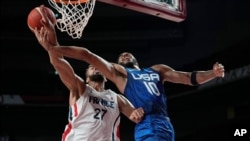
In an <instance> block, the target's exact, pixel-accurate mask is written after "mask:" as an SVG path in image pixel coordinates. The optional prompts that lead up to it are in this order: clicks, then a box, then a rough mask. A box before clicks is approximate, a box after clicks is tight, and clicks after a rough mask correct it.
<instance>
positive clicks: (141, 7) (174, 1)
mask: <svg viewBox="0 0 250 141" xmlns="http://www.w3.org/2000/svg"><path fill="white" fill-rule="evenodd" d="M97 1H100V2H104V3H108V4H112V5H116V6H120V7H123V8H127V9H131V10H135V11H138V12H142V13H146V14H150V15H154V16H157V17H160V18H164V19H167V20H171V21H175V22H181V21H184V20H185V19H186V16H187V11H186V0H97Z"/></svg>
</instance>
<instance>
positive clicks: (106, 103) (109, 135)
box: [62, 65, 143, 141]
mask: <svg viewBox="0 0 250 141" xmlns="http://www.w3.org/2000/svg"><path fill="white" fill-rule="evenodd" d="M86 77H87V81H86V82H87V83H89V84H87V85H86V87H85V90H84V92H83V94H80V97H79V98H78V99H77V100H76V101H75V102H74V103H72V105H71V106H70V109H69V118H68V120H69V123H68V124H67V125H66V128H65V131H64V133H63V136H62V141H80V140H81V141H119V140H120V136H119V125H120V109H121V111H122V112H123V111H125V110H126V109H127V111H125V112H127V113H125V115H127V116H128V117H129V114H130V113H131V112H132V110H133V109H132V106H131V107H130V106H129V107H126V105H127V106H128V105H130V103H129V102H128V101H127V100H126V99H125V98H124V97H123V96H122V95H119V94H116V93H115V92H114V91H112V90H110V89H108V90H104V85H103V83H104V81H105V78H104V77H103V76H102V74H101V73H100V72H99V71H98V70H96V69H95V68H94V67H93V66H91V65H90V66H89V68H88V69H87V73H86ZM99 84H100V85H99ZM93 87H95V88H93ZM98 90H101V91H98ZM73 101H74V100H73ZM119 103H121V104H119ZM119 105H122V106H120V107H121V108H120V109H119ZM140 110H141V109H140ZM140 110H139V111H140ZM135 112H137V111H135ZM140 113H142V112H140ZM140 113H139V114H138V115H139V116H137V115H133V114H132V115H131V116H130V117H129V118H130V119H131V120H133V121H134V122H138V121H139V120H140V119H141V117H140V116H141V115H143V114H140Z"/></svg>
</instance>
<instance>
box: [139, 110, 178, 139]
mask: <svg viewBox="0 0 250 141" xmlns="http://www.w3.org/2000/svg"><path fill="white" fill-rule="evenodd" d="M174 140H175V133H174V128H173V125H172V123H171V122H170V119H169V118H168V117H165V116H160V115H146V116H145V118H144V119H143V120H142V121H141V122H140V123H138V124H137V125H136V126H135V141H174Z"/></svg>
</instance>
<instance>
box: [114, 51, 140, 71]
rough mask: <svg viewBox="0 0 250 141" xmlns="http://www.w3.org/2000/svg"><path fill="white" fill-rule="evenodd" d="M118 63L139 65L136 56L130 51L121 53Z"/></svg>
mask: <svg viewBox="0 0 250 141" xmlns="http://www.w3.org/2000/svg"><path fill="white" fill-rule="evenodd" d="M118 64H120V65H122V66H124V67H129V68H134V65H137V63H136V60H135V57H134V56H133V55H132V54H131V53H128V52H124V53H122V54H120V56H119V58H118Z"/></svg>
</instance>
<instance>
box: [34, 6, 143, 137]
mask: <svg viewBox="0 0 250 141" xmlns="http://www.w3.org/2000/svg"><path fill="white" fill-rule="evenodd" d="M41 8H42V7H41ZM42 12H43V13H44V10H42ZM45 20H48V19H47V18H45ZM46 26H50V25H45V27H46ZM49 29H52V28H49ZM33 32H34V34H35V35H36V37H37V39H38V41H39V43H40V44H41V45H42V46H43V47H44V48H45V49H46V47H47V46H48V45H47V44H48V42H44V40H47V37H49V38H53V37H56V35H55V34H56V33H55V31H50V30H44V29H43V28H42V29H41V30H40V31H38V30H37V29H35V30H34V31H33ZM53 41H54V42H50V43H51V44H55V45H56V44H58V43H57V40H53ZM48 54H49V57H50V62H51V64H52V65H53V66H54V68H55V69H56V71H57V72H58V74H59V77H60V79H61V81H62V82H63V83H64V85H65V86H66V87H67V88H68V90H69V92H70V95H69V105H70V106H69V118H68V119H69V123H68V124H67V125H66V127H65V130H64V133H63V135H62V141H119V140H120V138H119V123H120V117H119V113H120V112H121V113H123V114H124V115H125V116H126V117H128V118H129V119H130V120H131V121H133V122H135V123H138V122H140V121H141V119H142V117H143V115H144V111H143V109H142V108H137V109H135V108H134V106H133V105H132V104H131V103H130V102H129V101H128V100H127V99H126V98H125V97H124V96H122V95H120V94H116V93H115V92H113V91H111V90H106V89H105V82H106V78H105V77H104V76H103V74H102V73H101V72H100V71H98V70H97V69H96V68H95V67H93V66H91V65H90V66H89V67H88V69H87V70H86V82H85V81H84V80H83V79H82V78H81V77H80V76H78V75H77V74H75V72H74V70H73V68H72V67H71V65H70V64H69V62H67V60H65V59H64V58H63V56H62V55H61V54H58V53H56V52H54V51H48Z"/></svg>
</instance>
